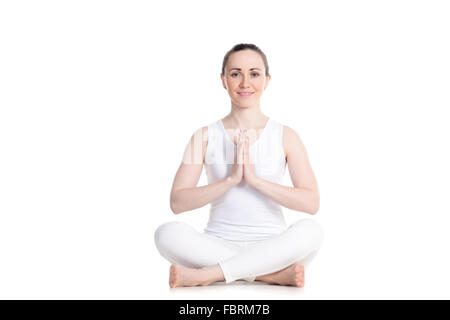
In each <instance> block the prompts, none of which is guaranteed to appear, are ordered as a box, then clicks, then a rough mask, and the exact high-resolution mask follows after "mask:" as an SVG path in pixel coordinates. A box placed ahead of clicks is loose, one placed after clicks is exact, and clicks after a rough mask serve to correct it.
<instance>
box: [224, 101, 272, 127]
mask: <svg viewBox="0 0 450 320" xmlns="http://www.w3.org/2000/svg"><path fill="white" fill-rule="evenodd" d="M225 119H226V120H227V121H228V123H229V125H230V127H232V128H241V129H259V128H263V127H264V126H265V124H266V122H267V119H268V117H267V116H266V115H264V114H263V113H262V112H261V110H260V108H259V105H258V106H254V107H251V108H241V107H236V106H233V105H232V106H231V112H230V113H229V114H228V115H227V116H226V117H225Z"/></svg>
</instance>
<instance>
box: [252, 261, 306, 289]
mask: <svg viewBox="0 0 450 320" xmlns="http://www.w3.org/2000/svg"><path fill="white" fill-rule="evenodd" d="M256 280H260V281H264V282H266V283H268V284H278V285H282V286H294V287H300V288H301V287H303V286H304V285H305V267H304V266H303V264H301V263H300V262H296V263H294V264H291V265H290V266H289V267H287V268H285V269H283V270H280V271H277V272H274V273H271V274H266V275H263V276H260V277H256Z"/></svg>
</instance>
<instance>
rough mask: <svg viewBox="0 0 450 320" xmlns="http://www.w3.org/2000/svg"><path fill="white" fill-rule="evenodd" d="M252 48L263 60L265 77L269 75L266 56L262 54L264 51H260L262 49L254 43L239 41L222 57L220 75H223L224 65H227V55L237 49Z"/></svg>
mask: <svg viewBox="0 0 450 320" xmlns="http://www.w3.org/2000/svg"><path fill="white" fill-rule="evenodd" d="M247 49H250V50H253V51H255V52H257V53H259V55H260V56H261V58H262V59H263V61H264V67H265V69H266V77H267V76H268V75H269V64H268V63H267V58H266V55H265V54H264V52H262V50H261V49H260V48H258V47H257V46H255V45H254V44H251V43H240V44H237V45H235V46H234V47H233V48H231V50H229V51H228V52H227V53H226V55H225V57H224V58H223V63H222V75H223V76H225V66H226V65H227V62H228V59H229V57H230V56H231V55H232V54H233V53H235V52H237V51H242V50H247Z"/></svg>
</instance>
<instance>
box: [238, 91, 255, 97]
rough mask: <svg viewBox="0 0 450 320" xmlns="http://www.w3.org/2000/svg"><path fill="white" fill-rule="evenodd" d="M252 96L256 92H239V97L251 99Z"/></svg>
mask: <svg viewBox="0 0 450 320" xmlns="http://www.w3.org/2000/svg"><path fill="white" fill-rule="evenodd" d="M252 94H254V92H245V91H242V92H238V95H239V96H240V97H250V96H251V95H252Z"/></svg>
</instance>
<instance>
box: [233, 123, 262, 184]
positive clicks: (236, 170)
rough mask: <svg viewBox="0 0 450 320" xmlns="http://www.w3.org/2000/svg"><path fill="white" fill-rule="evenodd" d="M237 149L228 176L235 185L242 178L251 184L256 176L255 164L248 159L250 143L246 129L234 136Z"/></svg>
mask: <svg viewBox="0 0 450 320" xmlns="http://www.w3.org/2000/svg"><path fill="white" fill-rule="evenodd" d="M234 142H235V144H236V149H237V151H236V152H235V155H234V165H233V169H232V171H231V175H230V178H231V180H232V181H233V183H235V184H236V185H237V184H239V183H240V182H241V181H242V179H244V181H245V182H246V183H247V184H249V185H252V184H253V183H254V182H255V181H256V179H258V177H257V176H256V172H255V166H254V164H253V163H251V161H250V151H249V149H250V144H249V138H248V134H247V129H243V130H240V133H239V135H236V136H235V137H234Z"/></svg>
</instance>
